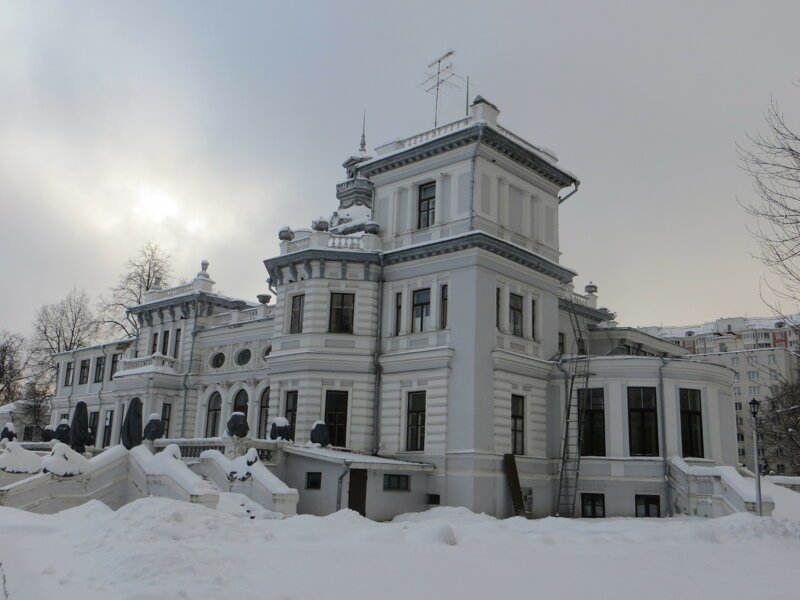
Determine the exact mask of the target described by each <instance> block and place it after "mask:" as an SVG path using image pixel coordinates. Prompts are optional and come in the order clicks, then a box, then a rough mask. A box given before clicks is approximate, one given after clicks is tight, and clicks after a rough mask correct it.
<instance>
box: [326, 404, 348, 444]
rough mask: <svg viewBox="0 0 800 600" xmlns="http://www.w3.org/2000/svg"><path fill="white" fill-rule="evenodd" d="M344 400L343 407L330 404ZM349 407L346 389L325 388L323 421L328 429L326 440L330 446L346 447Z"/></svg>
mask: <svg viewBox="0 0 800 600" xmlns="http://www.w3.org/2000/svg"><path fill="white" fill-rule="evenodd" d="M342 400H343V401H344V409H342V408H341V406H339V407H333V406H332V404H334V403H338V402H341V401H342ZM349 408H350V392H349V391H348V390H325V412H324V414H323V421H325V426H326V427H327V429H328V440H329V441H330V444H331V446H334V447H337V448H347V421H348V418H347V417H348V411H349Z"/></svg>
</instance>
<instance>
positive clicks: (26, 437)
mask: <svg viewBox="0 0 800 600" xmlns="http://www.w3.org/2000/svg"><path fill="white" fill-rule="evenodd" d="M22 441H23V442H32V441H33V425H25V429H23V430H22ZM778 466H780V465H778Z"/></svg>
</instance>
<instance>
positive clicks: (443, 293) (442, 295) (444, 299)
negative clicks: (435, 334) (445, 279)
mask: <svg viewBox="0 0 800 600" xmlns="http://www.w3.org/2000/svg"><path fill="white" fill-rule="evenodd" d="M448 293H449V291H448V284H446V283H444V284H442V285H441V287H440V288H439V329H447V316H448V315H447V309H448V302H449V297H448Z"/></svg>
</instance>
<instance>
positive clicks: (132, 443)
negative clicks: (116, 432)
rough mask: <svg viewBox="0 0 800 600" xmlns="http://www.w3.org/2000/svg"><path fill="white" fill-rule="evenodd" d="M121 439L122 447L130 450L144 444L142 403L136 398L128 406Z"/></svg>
mask: <svg viewBox="0 0 800 600" xmlns="http://www.w3.org/2000/svg"><path fill="white" fill-rule="evenodd" d="M120 437H121V441H122V445H123V446H125V448H127V449H128V450H130V449H131V448H135V447H136V446H139V445H141V443H142V401H141V400H140V399H139V398H134V399H133V400H131V402H130V404H129V405H128V412H126V413H125V420H123V421H122V435H121V436H120Z"/></svg>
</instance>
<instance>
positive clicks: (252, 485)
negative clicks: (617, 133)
mask: <svg viewBox="0 0 800 600" xmlns="http://www.w3.org/2000/svg"><path fill="white" fill-rule="evenodd" d="M191 468H192V470H193V471H194V472H195V473H198V474H200V475H202V476H203V477H206V478H208V479H210V480H211V481H213V482H214V484H215V485H216V486H217V487H218V488H219V489H220V490H225V491H230V492H236V493H240V494H244V495H245V496H247V497H248V498H250V499H251V500H253V501H255V502H258V503H259V504H260V505H261V506H263V507H264V508H266V509H267V510H271V511H275V512H279V513H282V514H283V515H284V516H287V517H288V516H291V515H296V514H297V502H298V500H299V495H298V493H297V490H295V489H293V488H290V487H289V486H287V485H286V484H285V483H284V482H283V481H281V480H280V479H279V478H278V477H277V476H276V475H274V474H273V473H272V472H270V470H269V469H267V467H265V466H264V465H263V464H262V463H261V461H260V460H259V456H258V452H257V450H256V449H255V448H251V449H250V450H248V451H247V452H246V453H245V454H244V455H243V456H239V457H237V458H235V459H233V460H230V459H228V458H226V457H225V456H224V455H223V454H222V453H221V452H219V451H217V450H207V451H205V452H203V453H202V454H201V455H200V460H199V461H198V462H197V463H195V464H193V465H192V467H191Z"/></svg>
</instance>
